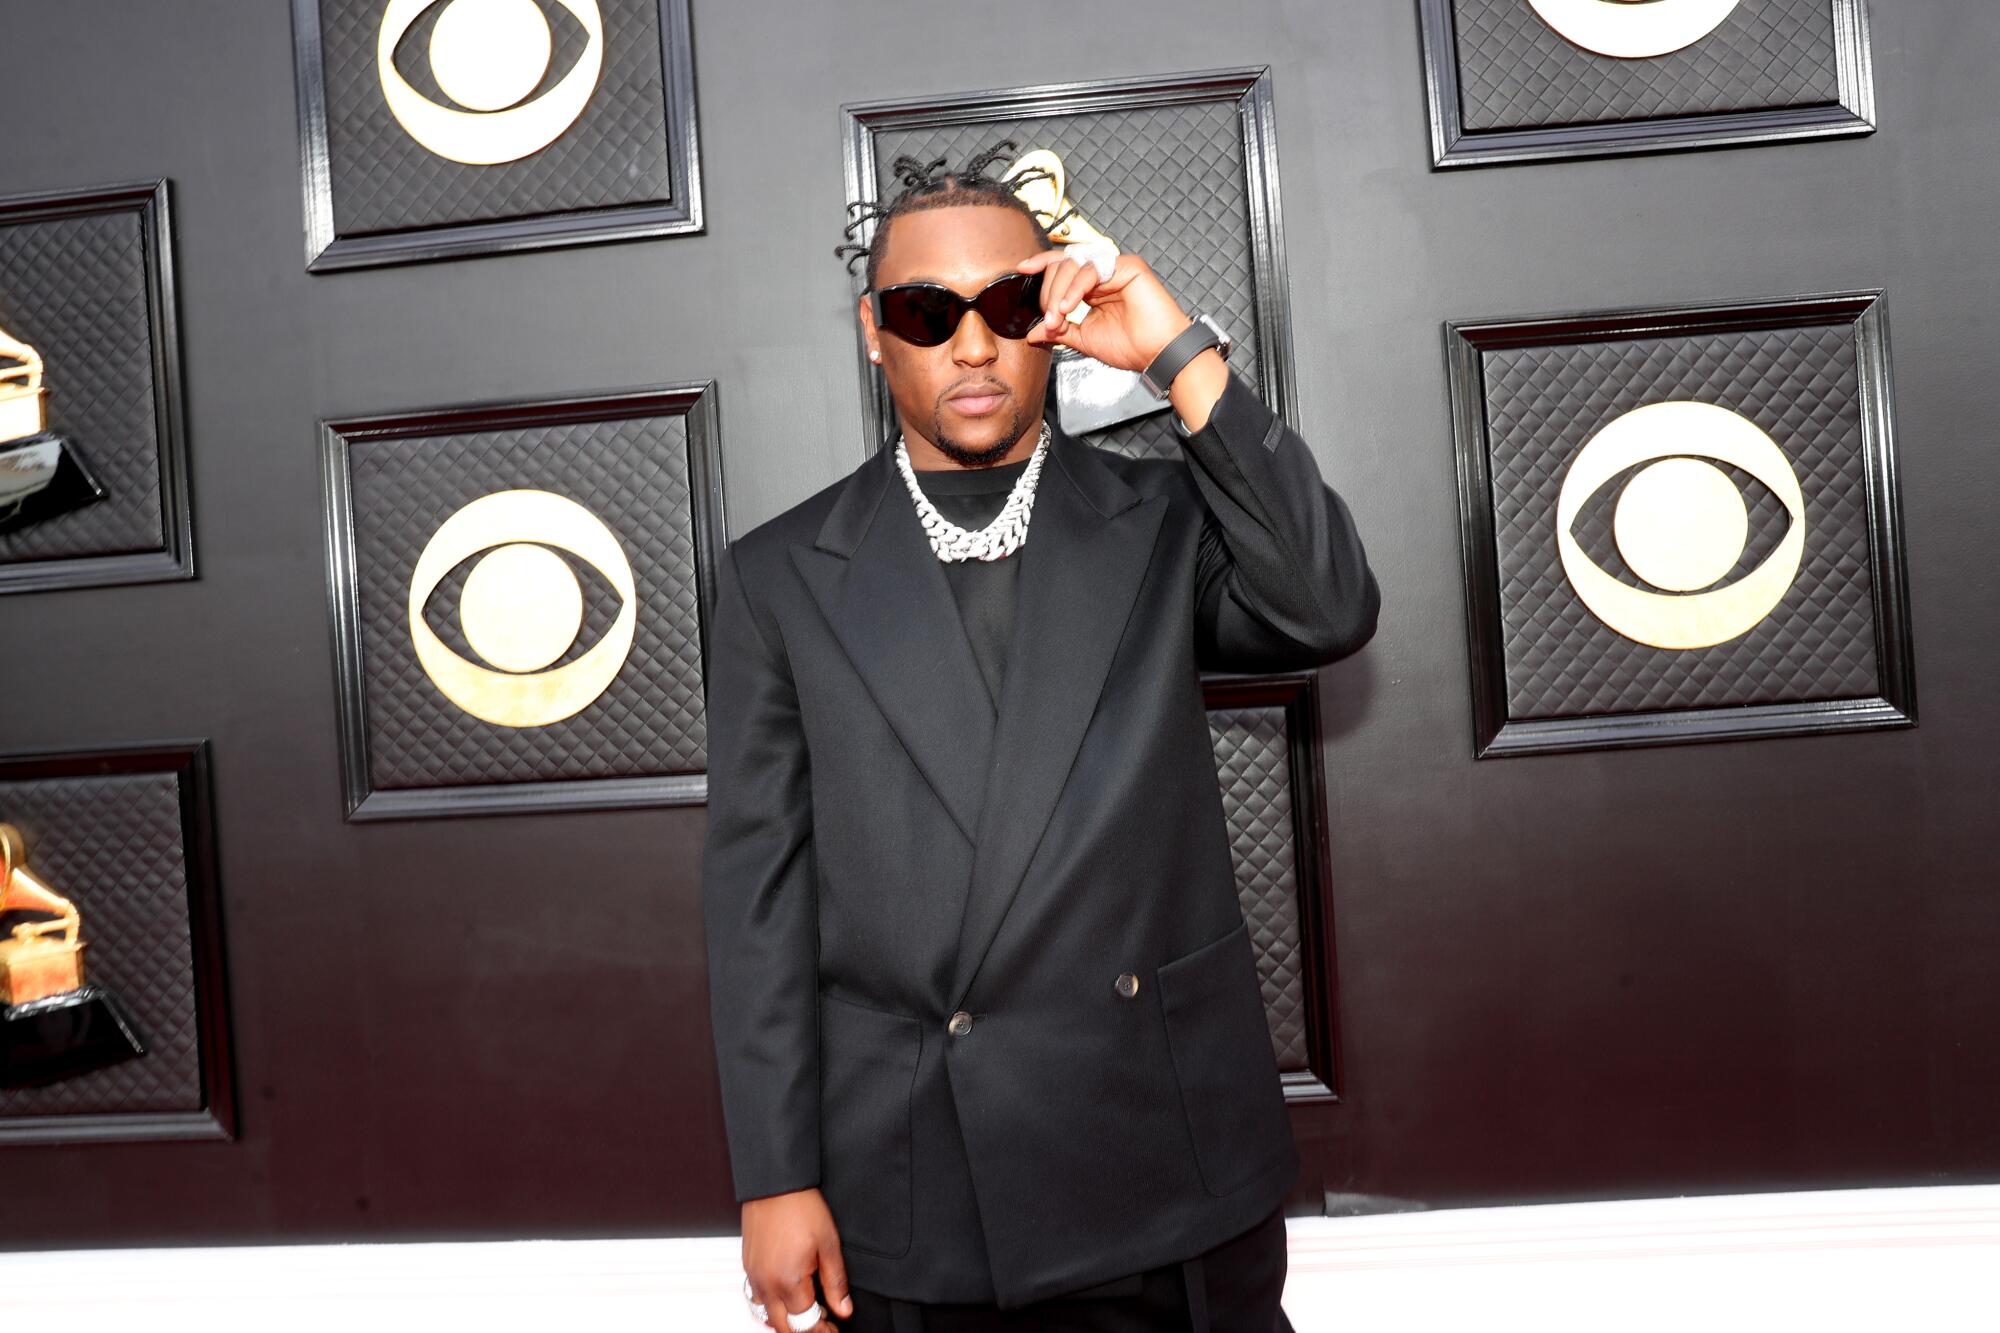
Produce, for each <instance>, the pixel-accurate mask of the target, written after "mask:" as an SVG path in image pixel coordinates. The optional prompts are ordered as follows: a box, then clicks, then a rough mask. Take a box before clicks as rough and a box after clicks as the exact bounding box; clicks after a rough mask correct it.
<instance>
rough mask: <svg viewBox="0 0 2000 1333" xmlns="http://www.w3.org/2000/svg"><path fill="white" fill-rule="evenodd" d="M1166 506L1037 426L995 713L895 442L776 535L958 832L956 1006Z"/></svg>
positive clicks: (989, 937)
mask: <svg viewBox="0 0 2000 1333" xmlns="http://www.w3.org/2000/svg"><path fill="white" fill-rule="evenodd" d="M1166 508H1167V500H1166V497H1165V496H1160V495H1155V496H1151V497H1148V498H1145V499H1141V498H1140V496H1139V493H1138V492H1137V491H1135V490H1133V489H1132V488H1131V487H1130V486H1129V485H1127V484H1126V483H1125V481H1124V479H1123V478H1122V477H1120V476H1119V475H1118V474H1117V473H1116V472H1114V471H1112V470H1111V469H1110V468H1109V467H1107V466H1106V465H1105V463H1104V462H1103V460H1102V459H1101V458H1100V457H1099V455H1098V453H1097V451H1096V450H1095V449H1093V448H1091V447H1090V446H1088V445H1083V444H1079V443H1077V442H1075V441H1073V440H1071V439H1070V438H1069V437H1067V436H1066V435H1064V434H1063V433H1062V431H1061V430H1060V429H1053V430H1052V432H1051V440H1050V457H1049V459H1048V461H1047V462H1045V463H1044V464H1043V467H1042V476H1041V482H1040V484H1039V486H1038V487H1037V489H1036V494H1035V504H1034V509H1033V510H1032V512H1031V513H1030V515H1029V521H1028V540H1027V542H1026V543H1025V544H1024V545H1023V546H1022V547H1021V549H1020V551H1019V552H1017V553H1016V554H1015V555H1014V556H1013V557H1012V558H1014V559H1017V560H1019V561H1021V562H1022V563H1021V570H1020V573H1019V575H1018V576H1017V578H1018V583H1017V585H1016V588H1015V596H1016V598H1017V602H1016V605H1015V609H1014V622H1013V629H1012V632H1011V637H1010V641H1009V642H1010V646H1009V647H1008V650H1007V667H1006V676H1005V678H1004V679H1003V680H1002V682H1001V688H1000V705H999V710H998V716H997V717H996V716H995V711H994V706H993V700H992V696H991V695H989V694H988V693H987V690H986V682H985V678H984V677H983V676H982V675H981V674H980V671H979V663H978V661H977V660H976V659H975V658H974V657H973V655H972V645H971V643H970V641H969V640H967V638H966V637H965V628H964V622H963V620H962V619H961V618H960V616H959V611H958V602H957V599H956V598H954V597H953V596H952V592H951V584H950V583H949V582H948V581H947V580H946V578H945V575H944V570H943V568H942V566H941V565H940V563H939V561H938V558H937V556H936V554H935V553H933V552H932V550H931V548H930V542H929V539H928V538H927V537H926V536H925V535H924V530H923V525H922V524H921V523H920V522H919V521H918V519H917V515H916V509H915V507H914V506H913V505H911V504H910V503H909V496H908V494H907V492H906V490H905V488H904V486H903V482H902V478H901V476H900V475H898V474H897V472H896V464H895V455H894V453H893V451H892V450H890V449H882V450H879V451H878V452H877V453H876V454H875V455H874V456H873V457H872V458H870V459H869V461H868V462H867V463H865V464H863V465H862V466H861V467H860V468H857V469H856V470H855V471H854V473H853V474H852V475H851V477H850V478H849V481H848V483H847V484H846V485H845V486H843V487H842V488H841V491H840V494H839V496H838V497H837V498H836V499H835V500H834V503H833V507H832V509H830V510H829V511H828V513H827V516H826V518H825V520H824V521H823V522H822V523H821V524H820V529H819V532H818V534H817V536H816V537H815V540H814V542H813V545H811V546H804V545H796V544H795V545H793V546H792V548H791V554H792V560H793V563H794V564H795V565H796V566H797V567H798V570H799V573H800V575H801V576H802V577H803V578H804V579H805V582H806V586H807V588H808V589H809V590H810V591H811V593H812V596H813V598H814V600H815V601H817V602H818V603H819V607H820V611H821V613H822V614H824V615H825V617H826V621H827V624H828V625H829V626H830V627H831V628H832V630H833V633H834V636H835V638H837V639H838V640H839V642H840V646H841V649H842V650H843V651H844V652H845V653H846V654H847V656H848V659H849V660H850V661H851V662H853V664H854V668H855V670H856V671H857V672H859V673H860V675H861V678H862V680H863V681H864V682H865V683H866V684H867V687H868V692H869V695H870V696H871V697H872V698H873V699H874V701H875V706H876V707H877V708H879V709H880V710H881V711H882V715H883V716H884V717H885V718H886V719H887V720H888V722H889V725H890V726H891V727H892V728H893V729H894V730H895V732H896V735H897V736H898V737H899V738H900V739H901V740H902V742H903V745H904V747H905V748H906V749H907V750H908V751H909V753H910V757H911V758H912V759H913V760H914V761H915V763H916V766H917V769H918V771H919V772H920V773H922V774H923V777H924V780H925V781H926V782H928V783H929V784H930V785H931V787H932V788H933V789H934V790H935V791H936V792H937V794H938V799H939V800H940V801H941V802H942V803H943V805H944V807H945V809H946V810H947V811H948V812H949V813H950V815H951V817H952V819H953V820H955V821H956V822H957V824H958V827H959V829H960V831H961V832H963V833H964V834H965V836H966V838H967V840H968V841H970V842H971V843H972V844H973V847H974V854H973V868H972V878H971V884H970V887H969V889H968V891H967V894H966V900H965V910H964V915H963V916H962V918H961V920H960V926H959V937H958V954H957V958H956V959H955V960H954V971H953V978H952V983H951V992H952V1001H951V1003H952V1005H953V1006H954V1007H956V1005H958V1004H959V1003H960V1002H962V1000H963V998H964V996H965V992H966V991H967V990H968V989H969V988H970V986H971V984H972V979H973V976H974V975H975V974H976V973H977V971H978V969H979V964H980V963H981V962H982V961H983V960H984V958H985V956H986V951H987V949H988V947H989V946H991V944H992V942H993V937H994V935H995V934H997V933H998V932H999V929H1000V923H1001V922H1002V921H1003V920H1004V919H1005V917H1006V915H1007V909H1008V907H1009V906H1011V905H1012V903H1013V901H1014V897H1015V895H1016V894H1017V893H1018V892H1019V891H1020V888H1021V877H1022V875H1023V873H1024V872H1025V871H1026V870H1027V866H1028V861H1029V859H1030V858H1031V857H1032V856H1033V854H1034V851H1035V848H1036V847H1037V846H1038V845H1039V844H1040V843H1041V839H1042V831H1043V830H1044V829H1045V828H1046V827H1047V826H1048V822H1049V818H1050V816H1051V815H1053V814H1054V812H1055V807H1056V801H1057V798H1058V797H1059V796H1061V794H1062V790H1063V784H1064V781H1065V780H1066V779H1067V778H1068V776H1069V770H1070V766H1071V765H1072V763H1074V761H1075V759H1076V753H1077V750H1078V749H1080V748H1081V747H1082V744H1083V736H1084V732H1085V731H1086V730H1087V729H1088V727H1089V725H1090V718H1091V715H1092V714H1093V713H1094V712H1095V711H1096V708H1097V700H1098V696H1099V695H1100V694H1102V693H1103V690H1104V684H1105V678H1106V676H1107V675H1108V674H1109V672H1110V670H1111V658H1112V656H1113V654H1114V653H1115V651H1116V649H1117V647H1118V642H1119V640H1120V639H1121V638H1122V637H1123V635H1124V632H1125V624H1126V620H1127V619H1128V618H1129V616H1130V614H1131V611H1132V603H1133V600H1134V599H1135V598H1136V597H1137V595H1138V591H1139V584H1140V582H1141V581H1142V580H1143V579H1144V577H1145V573H1146V568H1147V565H1148V564H1149V563H1150V561H1151V559H1152V552H1153V546H1154V543H1155V541H1156V540H1157V539H1158V536H1159V531H1160V520H1161V518H1162V516H1163V515H1164V514H1165V513H1166ZM892 928H893V927H892Z"/></svg>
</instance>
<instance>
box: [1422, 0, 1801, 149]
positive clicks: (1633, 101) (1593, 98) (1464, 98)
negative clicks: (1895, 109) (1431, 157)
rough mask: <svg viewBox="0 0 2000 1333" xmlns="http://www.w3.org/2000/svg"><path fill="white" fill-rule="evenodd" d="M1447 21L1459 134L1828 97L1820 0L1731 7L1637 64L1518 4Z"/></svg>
mask: <svg viewBox="0 0 2000 1333" xmlns="http://www.w3.org/2000/svg"><path fill="white" fill-rule="evenodd" d="M1452 17H1453V22H1454V23H1455V24H1456V31H1457V43H1456V45H1457V51H1456V57H1457V61H1458V84H1459V110H1460V116H1461V118H1462V123H1463V126H1464V128H1465V130H1466V131H1467V132H1469V133H1470V132H1477V131H1480V130H1500V129H1531V128H1536V127H1540V126H1549V125H1576V124H1593V123H1597V122H1602V121H1613V120H1645V119H1653V118H1657V117H1662V116H1685V115H1697V114H1706V113H1710V112H1727V111H1751V110H1759V109H1765V108H1774V107H1793V106H1821V105H1826V104H1829V103H1833V102H1837V101H1839V100H1840V78H1839V67H1838V63H1837V60H1836V58H1835V48H1834V22H1833V6H1832V3H1831V0H1743V3H1742V4H1739V5H1737V6H1736V8H1735V9H1734V10H1732V11H1730V14H1729V16H1728V17H1727V18H1725V19H1724V20H1723V21H1722V23H1721V24H1720V25H1719V26H1718V27H1717V28H1716V29H1715V31H1713V32H1711V33H1709V34H1708V35H1707V36H1706V37H1703V38H1702V39H1701V40H1699V41H1697V42H1695V43H1693V44H1692V45H1690V46H1685V47H1682V48H1681V49H1680V50H1678V51H1669V52H1668V53H1667V54H1665V55H1661V56H1653V57H1650V58H1646V59H1625V58H1621V57H1617V56H1607V55H1600V54H1599V53H1597V52H1595V51H1591V50H1587V49H1585V48H1583V47H1581V46H1578V45H1576V44H1575V43H1574V42H1571V41H1570V40H1569V39H1568V38H1566V37H1563V36H1562V35H1561V34H1559V33H1558V32H1556V31H1555V29H1553V28H1551V27H1549V25H1548V24H1547V23H1545V22H1544V21H1543V20H1542V18H1541V16H1540V15H1539V14H1537V13H1536V12H1535V11H1534V9H1533V8H1532V7H1531V6H1530V5H1529V4H1528V0H1453V3H1452Z"/></svg>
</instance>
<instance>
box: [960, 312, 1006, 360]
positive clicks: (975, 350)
mask: <svg viewBox="0 0 2000 1333" xmlns="http://www.w3.org/2000/svg"><path fill="white" fill-rule="evenodd" d="M999 354H1000V343H999V340H998V339H997V338H995V337H994V336H993V330H992V329H989V328H987V327H986V320H985V318H984V317H983V316H981V315H980V313H979V312H978V311H977V310H968V311H966V312H965V317H964V318H963V319H961V320H959V321H958V328H957V329H956V330H954V331H953V333H952V335H951V359H952V360H953V361H955V362H957V363H958V364H959V365H961V366H983V365H986V364H988V363H989V362H991V361H992V360H993V359H994V358H995V357H997V356H998V355H999Z"/></svg>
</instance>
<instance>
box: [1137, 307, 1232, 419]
mask: <svg viewBox="0 0 2000 1333" xmlns="http://www.w3.org/2000/svg"><path fill="white" fill-rule="evenodd" d="M1229 343H1230V338H1229V335H1228V334H1227V333H1225V332H1224V331H1223V328H1222V326H1221V325H1220V324H1218V323H1216V322H1215V321H1214V320H1213V319H1211V318H1209V317H1208V316H1207V315H1196V316H1195V317H1194V323H1192V324H1190V325H1188V326H1187V327H1186V328H1184V329H1182V330H1181V331H1180V333H1179V334H1178V335H1176V336H1175V338H1174V340H1173V341H1172V342H1170V343H1168V344H1167V345H1166V346H1165V347H1162V348H1161V349H1160V354H1159V355H1158V356H1156V357H1154V358H1153V364H1152V365H1150V366H1147V367H1146V368H1145V369H1144V370H1143V371H1141V372H1140V373H1139V379H1140V382H1141V383H1143V384H1144V385H1145V386H1146V391H1147V392H1148V393H1150V394H1152V395H1153V397H1155V398H1165V397H1166V396H1167V386H1169V385H1171V384H1172V383H1173V382H1174V376H1176V375H1178V374H1180V373H1181V371H1182V370H1183V369H1184V368H1186V366H1187V363H1188V362H1190V361H1192V360H1194V359H1195V358H1196V357H1197V356H1200V355H1201V354H1202V353H1203V352H1205V351H1207V350H1208V349H1209V348H1211V347H1213V348H1215V350H1216V351H1218V352H1220V353H1221V354H1222V359H1223V360H1225V361H1227V360H1228V359H1229Z"/></svg>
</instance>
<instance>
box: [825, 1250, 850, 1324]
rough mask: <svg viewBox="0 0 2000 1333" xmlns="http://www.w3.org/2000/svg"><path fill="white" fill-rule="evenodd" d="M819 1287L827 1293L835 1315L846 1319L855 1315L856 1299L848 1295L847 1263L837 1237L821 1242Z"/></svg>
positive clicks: (827, 1298)
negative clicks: (842, 1255)
mask: <svg viewBox="0 0 2000 1333" xmlns="http://www.w3.org/2000/svg"><path fill="white" fill-rule="evenodd" d="M819 1285H820V1289H821V1290H822V1291H824V1292H825V1293H826V1304H827V1308H828V1309H830V1310H831V1311H832V1312H833V1313H834V1314H835V1315H837V1316H839V1317H840V1318H842V1319H846V1318H847V1317H848V1316H850V1315H852V1314H853V1313H854V1298H853V1297H851V1296H849V1295H848V1294H847V1263H846V1261H845V1260H844V1259H843V1258H842V1257H841V1253H840V1241H839V1239H838V1238H837V1237H833V1236H828V1237H825V1238H824V1239H822V1240H821V1241H820V1247H819Z"/></svg>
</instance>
